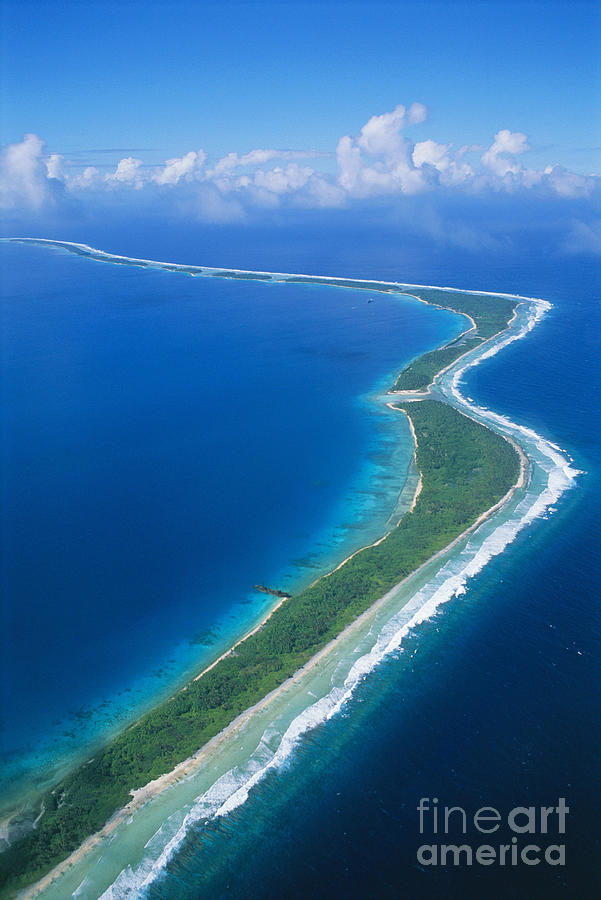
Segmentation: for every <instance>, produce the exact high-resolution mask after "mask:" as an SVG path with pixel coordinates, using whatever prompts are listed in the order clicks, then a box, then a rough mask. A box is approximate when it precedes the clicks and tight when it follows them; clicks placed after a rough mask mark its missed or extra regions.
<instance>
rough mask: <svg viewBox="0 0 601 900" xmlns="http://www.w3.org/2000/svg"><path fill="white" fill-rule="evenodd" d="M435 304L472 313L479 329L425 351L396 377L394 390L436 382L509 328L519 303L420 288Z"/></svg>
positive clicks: (423, 296) (415, 388)
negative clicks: (438, 375) (477, 348)
mask: <svg viewBox="0 0 601 900" xmlns="http://www.w3.org/2000/svg"><path fill="white" fill-rule="evenodd" d="M418 295H419V297H420V298H421V299H422V300H427V301H428V303H432V304H434V305H436V306H444V307H447V308H448V309H453V310H455V312H459V313H463V314H464V315H467V316H470V317H471V318H472V319H473V320H474V322H475V323H476V331H475V332H471V333H470V335H469V336H466V337H465V338H464V339H463V340H460V341H457V340H455V341H451V342H450V343H449V344H446V345H445V346H444V347H440V348H439V349H438V350H432V351H430V353H424V355H423V356H420V357H418V358H417V359H415V360H414V361H413V362H412V363H410V364H409V365H408V366H407V367H406V368H404V369H403V371H402V372H401V374H400V375H399V377H398V378H397V380H396V382H395V384H394V387H393V390H395V391H425V390H426V388H427V387H428V385H429V384H431V383H432V382H433V381H434V377H435V376H436V375H437V374H438V372H440V371H442V369H445V368H446V367H447V366H450V365H451V363H453V362H455V360H456V359H459V357H460V356H463V354H464V353H467V352H468V350H473V348H474V347H477V346H478V344H481V343H482V341H484V340H486V339H487V338H490V337H493V335H495V334H498V333H499V331H503V330H504V329H505V328H507V325H508V323H509V320H510V319H511V317H512V316H513V313H514V311H515V308H516V306H517V300H511V299H509V298H506V297H493V296H488V295H487V294H473V295H472V294H460V293H457V292H455V291H439V290H437V289H435V288H432V289H429V288H427V289H424V290H422V289H421V288H420V289H419V291H418V294H416V295H415V296H418Z"/></svg>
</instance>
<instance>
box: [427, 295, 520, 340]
mask: <svg viewBox="0 0 601 900" xmlns="http://www.w3.org/2000/svg"><path fill="white" fill-rule="evenodd" d="M415 296H416V297H420V298H421V299H422V300H427V301H428V303H432V304H434V305H435V306H443V307H446V308H447V309H454V310H455V312H460V313H465V315H466V316H471V318H472V319H473V320H474V322H475V323H476V327H477V329H478V334H479V335H480V337H481V338H482V339H483V340H486V339H487V338H489V337H492V336H493V335H495V334H497V333H498V332H499V331H503V330H504V329H505V328H507V325H508V323H509V320H510V319H511V317H512V316H513V312H514V310H515V308H516V306H517V305H518V301H517V300H514V299H512V298H510V297H497V296H493V295H489V294H462V293H460V292H459V291H441V290H438V289H437V288H418V289H416V294H415Z"/></svg>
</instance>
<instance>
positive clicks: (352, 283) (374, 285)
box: [285, 275, 399, 294]
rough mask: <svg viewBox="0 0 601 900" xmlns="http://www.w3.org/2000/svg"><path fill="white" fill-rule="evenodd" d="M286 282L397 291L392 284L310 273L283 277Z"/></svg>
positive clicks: (382, 291) (386, 291)
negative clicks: (324, 276) (320, 276)
mask: <svg viewBox="0 0 601 900" xmlns="http://www.w3.org/2000/svg"><path fill="white" fill-rule="evenodd" d="M285 281H286V282H287V284H328V285H330V287H345V288H361V289H362V290H364V291H380V292H381V293H386V294H390V293H396V294H398V293H399V288H398V287H396V286H395V285H394V284H386V282H378V281H357V280H354V279H351V278H317V277H315V276H312V275H307V276H303V275H290V276H289V277H288V278H286V279H285Z"/></svg>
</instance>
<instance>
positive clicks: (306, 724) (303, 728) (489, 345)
mask: <svg viewBox="0 0 601 900" xmlns="http://www.w3.org/2000/svg"><path fill="white" fill-rule="evenodd" d="M23 242H33V243H40V244H47V245H51V246H54V247H55V248H57V249H63V250H71V252H77V253H79V254H82V255H86V256H89V257H90V258H92V259H95V260H98V261H106V262H109V263H116V264H120V263H121V264H122V263H129V264H132V265H143V266H152V267H155V268H163V267H168V271H184V272H187V273H189V274H198V275H203V274H207V275H208V274H214V273H215V272H217V271H220V270H216V269H213V268H209V267H201V266H184V265H177V264H171V263H161V262H157V261H155V260H143V259H135V258H132V257H123V256H116V255H114V254H110V253H106V252H104V251H99V250H95V249H94V248H91V247H88V246H87V245H84V244H74V243H71V244H70V243H68V242H60V241H50V240H46V239H39V240H37V239H23ZM228 271H231V272H241V273H244V274H249V275H252V274H256V275H266V276H270V277H271V278H272V279H274V280H278V279H281V278H286V277H290V275H291V273H274V272H256V273H252V272H250V271H248V270H235V269H230V270H228ZM297 277H298V276H297ZM300 277H303V278H309V279H310V278H312V277H317V276H304V275H303V276H300ZM340 280H341V279H337V278H334V277H327V278H320V282H321V283H323V281H328V282H330V283H331V284H333V285H336V284H337V282H338V281H340ZM345 281H347V280H346V279H345ZM361 281H362V283H368V282H367V280H366V279H361ZM369 283H374V284H385V283H386V282H376V281H374V282H369ZM347 284H348V281H347ZM388 284H390V287H391V288H395V289H397V290H398V291H404V290H407V289H416V288H418V289H419V288H435V287H436V286H435V285H415V284H412V285H409V284H406V283H405V284H400V283H393V282H390V283H388ZM437 289H439V290H446V291H459V292H460V293H468V294H477V295H483V294H489V293H490V292H484V291H472V290H460V289H457V288H437ZM493 296H503V297H509V298H512V299H517V300H519V301H520V303H519V306H518V308H517V311H516V315H515V316H514V319H513V320H512V322H511V323H510V325H509V327H508V329H507V330H506V331H505V332H503V333H502V334H501V335H499V336H497V337H495V338H493V339H491V340H489V341H486V342H485V343H484V344H483V345H481V346H480V347H478V348H475V349H474V350H472V351H470V352H469V353H467V354H466V355H465V356H464V357H462V358H460V359H459V360H457V361H456V362H455V363H453V364H452V365H451V366H449V367H448V369H446V370H445V372H444V373H443V374H442V375H441V376H439V378H438V379H437V383H436V387H435V390H436V391H438V392H440V393H442V394H443V396H445V398H446V399H447V401H448V402H449V403H451V404H452V405H453V406H455V407H456V408H457V409H459V410H460V411H461V412H464V413H466V414H467V415H469V416H471V417H472V418H474V419H477V420H478V421H481V422H483V423H485V424H486V425H488V426H489V427H491V428H492V429H493V430H495V431H497V432H499V433H501V434H504V435H506V436H508V437H511V438H512V439H513V440H514V441H516V442H517V443H518V444H519V445H520V447H521V448H522V450H523V451H524V453H525V455H526V456H527V458H528V461H529V464H530V476H531V477H530V481H529V483H528V484H526V485H524V486H523V487H522V488H521V489H519V490H518V491H517V492H516V493H515V495H514V497H512V499H511V500H510V501H509V502H508V504H507V505H506V506H505V507H503V508H501V509H499V510H498V511H497V512H495V513H494V514H493V515H492V516H491V517H490V518H489V519H486V520H485V521H484V522H482V523H481V524H480V525H479V526H478V527H477V528H476V529H475V530H473V531H472V532H471V533H470V534H469V535H468V536H467V537H466V538H464V539H463V540H462V541H461V542H460V543H459V544H458V546H457V547H456V548H455V549H453V550H452V551H450V552H449V553H448V554H446V558H445V556H443V558H442V559H441V561H440V566H439V568H438V569H437V571H436V572H435V573H434V574H433V576H432V577H430V578H429V580H428V582H427V583H426V584H425V585H423V586H421V587H420V588H419V589H416V590H415V592H414V593H413V595H412V596H411V597H410V599H409V600H408V602H406V603H404V605H403V606H402V607H401V608H400V609H398V611H396V612H394V614H392V615H391V616H390V618H388V620H387V621H386V622H384V624H383V625H380V626H378V630H377V633H376V634H374V635H372V637H373V643H372V646H371V648H370V649H369V650H368V651H367V652H358V653H357V655H356V656H355V658H354V660H353V662H352V664H351V665H350V667H349V668H348V672H347V674H346V676H345V677H344V679H343V681H342V683H341V684H332V686H331V689H330V690H329V691H328V692H327V693H326V694H325V696H322V697H320V698H318V699H315V702H311V703H310V704H309V705H308V706H307V707H306V708H305V709H303V710H302V711H301V712H300V713H299V714H298V715H297V716H296V717H295V718H294V719H293V720H292V721H291V722H290V724H289V725H288V727H287V728H286V729H285V730H284V731H283V733H280V732H279V731H278V729H277V727H276V726H275V724H272V725H270V726H269V727H268V728H267V729H266V730H265V731H264V733H263V736H262V739H261V741H260V742H259V745H258V746H257V748H256V749H255V750H254V752H252V753H251V754H250V756H249V757H248V758H247V760H246V762H245V763H244V764H242V765H240V766H237V767H236V768H233V769H231V770H230V771H229V772H226V773H225V774H224V775H222V776H221V777H220V778H218V779H216V781H215V782H214V784H213V785H212V786H211V787H210V788H209V789H208V790H206V791H205V792H203V793H201V794H200V795H199V796H198V797H197V798H196V799H195V800H194V802H193V803H192V804H190V805H189V807H188V808H186V809H182V810H180V811H179V812H178V813H175V814H173V815H171V816H170V817H168V818H167V819H166V820H165V821H164V822H163V823H162V824H161V826H160V827H159V828H158V829H157V831H156V832H155V834H154V835H153V836H152V837H151V838H150V840H149V841H147V842H146V845H145V847H144V854H143V858H142V860H141V862H140V863H139V864H137V865H135V866H128V867H126V868H125V869H123V870H122V871H121V873H120V874H119V875H118V877H117V878H116V879H115V880H114V881H113V883H112V884H111V885H110V886H109V887H108V888H107V889H106V890H105V891H104V893H103V894H102V895H101V896H102V900H125V898H132V897H140V896H142V895H144V893H145V892H146V889H147V888H148V887H149V886H150V885H151V884H152V883H153V882H155V881H156V880H157V879H159V878H160V877H162V876H163V875H164V874H165V871H166V867H167V864H168V862H169V860H170V859H171V858H172V857H173V856H174V855H175V853H176V852H177V850H178V849H179V848H180V847H181V845H182V843H183V842H184V840H185V839H186V836H187V835H188V834H189V832H190V830H191V829H192V828H194V827H197V826H198V825H199V823H202V822H204V821H206V820H209V819H211V818H216V817H220V816H227V815H228V813H230V812H232V810H234V809H236V808H237V807H240V806H241V805H242V804H243V803H244V802H245V801H246V799H247V798H248V796H249V793H250V791H251V790H252V788H253V787H254V786H255V785H257V784H258V783H259V782H260V781H261V780H262V779H263V778H265V776H266V775H267V774H268V773H269V772H270V771H273V770H275V769H278V768H281V767H282V766H283V764H284V763H285V762H286V760H287V759H289V758H290V756H291V754H292V753H293V752H294V749H295V747H296V746H297V745H298V742H299V741H300V740H301V738H302V737H303V735H305V734H306V733H307V732H309V731H310V730H311V729H313V728H315V727H316V726H318V725H319V724H321V723H323V722H325V721H327V720H328V719H330V718H332V717H333V716H335V715H337V714H339V713H340V711H341V710H342V709H343V708H344V706H345V705H346V704H347V703H348V702H349V701H350V700H352V697H353V694H354V693H355V691H356V688H357V686H358V685H359V684H360V683H361V681H362V680H363V679H364V678H365V677H366V676H367V675H368V674H369V673H370V672H371V671H373V669H374V668H375V667H376V666H377V665H378V664H379V663H380V662H381V661H382V660H383V659H384V658H385V657H387V656H390V655H391V654H393V653H397V652H399V651H401V652H402V643H403V640H404V639H405V638H406V637H407V635H408V634H409V633H410V632H412V631H413V630H414V629H415V628H416V627H417V626H419V625H420V624H421V623H423V622H425V621H427V620H429V619H432V618H433V617H434V616H435V615H437V614H438V612H439V610H440V608H441V607H442V606H443V605H444V604H446V603H448V602H449V601H450V600H452V599H453V598H454V597H457V596H460V595H461V594H464V593H465V591H466V589H467V583H468V581H469V579H470V578H473V577H474V576H475V575H477V574H478V573H479V572H481V571H482V569H483V568H484V566H486V564H487V563H488V562H489V561H490V560H491V559H493V558H494V557H495V556H498V555H499V554H501V553H502V552H503V551H504V550H505V549H506V548H507V546H508V545H509V544H510V543H511V542H512V541H513V540H514V539H515V538H516V536H517V535H518V534H519V532H520V531H522V530H523V529H524V528H525V527H527V526H528V525H530V524H531V523H532V522H533V521H534V520H536V519H538V518H544V517H546V516H548V515H549V514H551V513H552V512H553V511H554V510H555V509H556V505H557V502H558V500H559V499H560V497H561V496H562V495H563V494H564V493H565V492H566V491H567V490H568V489H569V488H570V487H571V486H572V485H573V484H574V482H575V479H576V478H577V476H578V475H579V474H581V473H580V472H579V470H578V469H576V468H575V467H574V465H573V464H572V462H573V461H572V460H571V458H570V457H569V456H568V454H566V452H565V451H563V450H562V449H561V448H560V447H558V446H557V444H554V443H552V442H551V441H549V440H547V439H546V438H544V437H542V436H541V435H539V434H537V433H536V432H535V431H534V430H532V429H530V428H528V427H527V426H523V425H518V424H516V423H514V422H512V421H511V420H510V419H509V418H508V417H506V416H503V415H501V414H499V413H496V412H494V411H492V410H490V409H488V408H487V407H485V406H479V405H478V404H477V403H476V402H475V401H474V399H473V398H472V397H467V396H464V395H463V393H462V391H461V385H462V380H463V376H464V374H465V372H466V371H467V370H468V369H469V368H471V367H473V366H476V365H479V364H480V363H481V362H483V361H484V360H486V359H489V358H491V357H492V356H494V355H496V354H497V353H499V352H500V351H501V350H502V349H503V348H504V347H506V346H508V345H509V344H511V343H513V342H514V341H517V340H520V339H521V338H523V337H525V336H526V335H527V334H528V333H529V332H530V331H531V330H532V329H533V328H534V327H535V326H536V324H537V323H538V322H539V321H540V319H541V318H542V317H543V316H544V315H545V313H546V312H547V311H548V310H549V309H550V308H551V304H549V303H548V302H547V301H544V300H540V299H536V298H530V297H523V296H521V295H516V294H499V293H496V294H493ZM396 590H397V589H396V588H395V589H393V590H392V591H390V592H389V594H388V595H387V598H391V599H394V596H395V591H396ZM364 638H365V635H363V639H364ZM359 643H360V641H358V644H359ZM341 664H342V662H341ZM347 666H348V657H347ZM333 680H334V679H333ZM306 696H307V697H311V699H312V700H313V699H314V698H315V694H314V693H313V692H312V691H308V692H307V694H306ZM192 779H193V776H189V780H192ZM136 815H142V816H143V815H144V809H142V810H141V811H139V812H138V813H136V814H134V816H133V820H135V817H136ZM127 824H132V822H131V821H130V823H127ZM117 839H118V829H117V831H116V832H115V833H113V835H112V836H111V838H110V839H109V841H108V842H107V845H106V847H107V848H108V847H109V846H110V844H111V843H112V842H113V841H114V840H117ZM92 880H93V879H92ZM91 890H92V885H91V883H90V877H89V875H86V877H85V878H84V879H83V880H82V882H81V883H80V885H79V887H78V888H77V889H76V890H75V891H74V893H73V896H78V897H80V898H85V897H88V896H90V897H92V896H97V893H90V891H91ZM94 890H95V889H94Z"/></svg>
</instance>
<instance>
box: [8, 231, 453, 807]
mask: <svg viewBox="0 0 601 900" xmlns="http://www.w3.org/2000/svg"><path fill="white" fill-rule="evenodd" d="M1 252H2V256H3V261H2V271H3V276H4V278H3V281H4V291H3V293H4V297H3V305H4V309H3V329H4V353H3V367H4V368H3V379H2V380H3V385H4V389H3V390H4V396H3V430H4V443H3V457H4V458H3V472H4V481H3V504H2V505H3V526H4V536H5V561H4V569H3V587H4V593H5V597H6V602H5V607H4V609H5V612H4V614H5V626H4V627H5V635H6V645H5V650H4V653H3V666H4V686H5V689H6V690H7V696H6V697H5V702H4V716H5V719H4V724H5V730H4V742H5V743H4V747H3V752H4V754H5V756H4V765H3V776H2V777H3V779H4V782H5V783H4V791H3V794H4V801H5V803H7V802H12V798H13V797H14V795H15V792H17V791H22V789H23V787H25V786H27V784H33V785H38V784H40V783H42V782H43V781H46V780H47V779H48V778H52V777H55V775H56V769H57V767H60V766H62V765H64V764H66V763H68V762H69V761H70V760H72V759H73V758H75V757H78V756H81V755H82V754H83V753H89V752H90V750H91V748H93V746H94V745H95V742H96V741H97V740H98V739H101V738H103V737H106V734H107V733H109V732H110V731H111V729H113V728H115V727H117V726H118V725H119V724H123V722H125V721H128V720H130V719H131V718H132V716H135V715H136V714H139V712H140V711H141V710H142V709H143V708H145V707H146V706H147V705H148V704H150V703H152V702H156V701H157V699H158V698H159V697H162V696H165V694H166V693H169V692H171V691H173V689H174V688H175V687H176V686H177V685H179V684H180V683H181V682H182V680H183V679H184V678H185V677H186V676H187V675H190V674H191V673H192V672H195V671H198V670H199V669H200V668H201V667H202V664H203V662H206V661H207V660H210V659H212V658H215V656H216V655H218V653H219V652H221V651H223V649H225V648H226V647H228V646H230V645H231V643H232V642H233V641H234V640H235V639H236V638H237V637H240V636H241V635H242V634H244V632H245V630H247V629H248V628H249V627H252V625H254V623H255V622H256V621H257V620H258V619H259V618H260V617H261V615H264V614H265V613H266V612H267V611H268V610H269V608H270V606H272V605H273V603H274V600H273V598H272V597H269V596H268V595H265V594H262V593H259V592H257V591H254V590H253V585H254V584H257V583H262V584H266V585H268V586H271V587H278V588H282V589H288V590H292V589H294V588H297V587H298V585H300V584H304V583H307V582H308V581H312V580H314V579H315V577H317V575H318V574H319V573H320V572H323V571H324V570H325V569H327V568H329V567H331V566H332V565H333V564H335V563H337V562H339V561H340V560H341V559H343V558H344V557H345V556H346V555H347V554H348V552H350V551H352V550H354V549H356V548H357V547H359V546H362V545H364V544H365V543H366V542H369V541H370V540H373V539H375V538H376V537H378V536H379V535H380V534H381V533H382V532H383V531H385V530H386V523H387V520H388V519H389V518H390V516H391V515H392V514H393V512H394V509H395V504H396V502H397V499H398V496H399V492H400V490H401V488H402V486H403V484H404V481H405V477H406V475H407V470H408V466H409V464H410V460H411V457H412V452H413V447H412V442H411V438H410V435H409V432H408V428H407V425H406V423H405V422H404V421H403V420H402V419H401V417H398V416H394V415H391V414H390V413H389V412H387V411H385V410H383V408H382V406H381V405H378V404H376V403H375V402H374V399H373V396H372V395H373V393H374V392H376V391H377V390H378V389H382V388H383V389H387V388H388V387H389V385H390V383H391V381H392V379H393V378H394V373H395V371H396V370H397V369H399V367H400V366H402V365H403V363H404V362H406V361H408V360H409V359H411V358H412V357H414V356H416V355H418V354H420V353H421V352H423V351H424V350H425V349H427V348H429V347H431V346H433V345H435V344H438V343H440V342H442V341H445V340H448V339H449V338H451V337H453V336H454V335H456V334H457V333H459V331H460V330H461V329H462V328H463V327H464V325H463V320H461V319H459V318H458V317H457V316H455V315H453V314H451V313H448V312H444V311H440V310H434V309H431V308H428V307H426V306H424V305H423V304H420V303H418V302H416V301H414V300H410V299H407V298H405V299H404V300H403V299H399V298H390V297H385V296H382V295H378V296H377V299H376V300H375V301H374V302H371V303H370V302H368V295H366V294H364V293H357V292H351V291H348V290H331V289H328V288H326V287H322V286H319V285H316V286H312V287H307V286H302V285H266V284H262V283H258V282H243V283H240V282H236V281H224V280H222V279H215V278H194V279H193V278H190V277H189V276H184V275H177V274H173V273H166V272H164V271H157V270H152V271H149V270H141V269H138V268H126V267H119V266H111V265H107V264H102V263H97V262H92V261H89V260H86V259H81V258H77V257H73V256H71V255H70V254H68V253H66V252H64V251H56V250H51V249H48V248H40V247H36V246H27V245H15V244H12V245H6V244H4V245H2V247H1ZM391 461H392V462H394V463H395V465H394V466H391V465H390V463H391Z"/></svg>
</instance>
